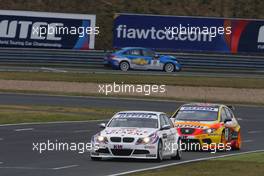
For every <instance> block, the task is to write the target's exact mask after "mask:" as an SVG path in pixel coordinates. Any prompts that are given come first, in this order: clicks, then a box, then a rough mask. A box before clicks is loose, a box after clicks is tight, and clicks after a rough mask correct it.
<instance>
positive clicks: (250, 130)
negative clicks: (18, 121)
mask: <svg viewBox="0 0 264 176" xmlns="http://www.w3.org/2000/svg"><path fill="white" fill-rule="evenodd" d="M0 104H5V105H6V104H10V105H32V104H34V105H58V106H82V107H101V108H124V109H127V110H135V109H138V110H143V109H144V110H156V111H167V112H171V111H174V110H175V109H176V108H177V107H178V106H179V105H180V104H182V103H180V102H173V101H169V102H167V101H151V100H149V101H145V100H128V99H112V98H111V99H108V98H91V97H86V98H85V97H63V96H46V95H22V94H0ZM235 108H236V110H235V114H236V116H237V117H239V122H240V125H241V126H242V138H243V141H244V143H243V147H242V150H241V151H239V152H246V151H254V150H260V149H264V138H263V133H264V129H263V125H264V117H263V114H264V108H263V107H257V106H235ZM106 118H109V117H106ZM98 123H100V122H98V121H91V122H72V123H54V124H52V123H51V124H28V125H7V126H6V125H2V126H0V175H1V176H2V175H3V176H21V175H26V176H36V175H38V176H41V175H49V176H85V175H92V176H96V175H111V174H117V173H120V172H126V171H131V170H137V169H142V168H148V167H153V166H158V165H165V164H169V163H173V162H178V161H173V160H166V161H163V162H162V163H153V162H147V161H142V160H140V161H138V160H137V161H132V160H110V161H109V160H108V161H100V162H94V161H90V159H89V154H88V153H84V154H78V153H77V152H65V151H64V152H62V151H61V152H51V151H50V152H45V153H43V154H39V153H38V152H36V151H32V142H43V141H47V140H48V139H49V140H53V141H55V140H56V139H57V140H58V141H63V142H89V141H90V137H91V136H92V135H93V134H95V133H96V132H97V131H99V130H100V129H99V128H98V126H97V125H96V124H98ZM230 153H238V152H237V151H236V152H227V153H218V154H211V153H209V152H184V153H183V160H182V161H188V160H192V159H198V158H206V157H213V156H216V155H224V154H230Z"/></svg>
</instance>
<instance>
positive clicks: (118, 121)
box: [91, 111, 181, 161]
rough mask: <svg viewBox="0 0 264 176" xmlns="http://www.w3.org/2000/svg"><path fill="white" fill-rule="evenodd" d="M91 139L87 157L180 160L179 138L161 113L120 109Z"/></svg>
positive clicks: (95, 158) (166, 117) (169, 121)
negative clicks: (90, 147) (89, 152)
mask: <svg viewBox="0 0 264 176" xmlns="http://www.w3.org/2000/svg"><path fill="white" fill-rule="evenodd" d="M101 126H102V127H103V128H104V130H102V131H101V132H99V133H97V134H96V135H94V136H93V137H92V139H91V143H92V150H91V159H92V160H100V159H102V158H138V159H155V160H158V161H162V160H163V159H164V158H173V159H181V150H180V147H179V145H180V138H179V136H178V134H177V131H176V129H175V128H174V126H173V123H172V122H171V120H170V119H169V118H168V116H167V115H166V114H165V113H163V112H152V111H123V112H118V113H116V114H115V115H114V116H113V117H112V118H111V120H110V121H109V122H108V123H107V124H101Z"/></svg>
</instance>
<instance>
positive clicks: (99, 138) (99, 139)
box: [96, 135, 108, 143]
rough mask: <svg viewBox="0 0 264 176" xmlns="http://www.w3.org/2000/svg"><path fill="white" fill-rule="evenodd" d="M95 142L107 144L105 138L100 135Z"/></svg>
mask: <svg viewBox="0 0 264 176" xmlns="http://www.w3.org/2000/svg"><path fill="white" fill-rule="evenodd" d="M96 141H97V142H99V143H101V142H102V143H107V142H108V140H107V137H105V136H100V135H99V136H97V137H96Z"/></svg>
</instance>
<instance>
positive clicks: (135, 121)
mask: <svg viewBox="0 0 264 176" xmlns="http://www.w3.org/2000/svg"><path fill="white" fill-rule="evenodd" d="M108 127H135V128H158V120H157V119H154V118H114V119H112V120H111V122H110V123H109V125H108Z"/></svg>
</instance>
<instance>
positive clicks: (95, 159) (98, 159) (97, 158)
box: [91, 156, 102, 161]
mask: <svg viewBox="0 0 264 176" xmlns="http://www.w3.org/2000/svg"><path fill="white" fill-rule="evenodd" d="M91 160H92V161H101V160H102V158H101V157H92V156H91Z"/></svg>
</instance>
